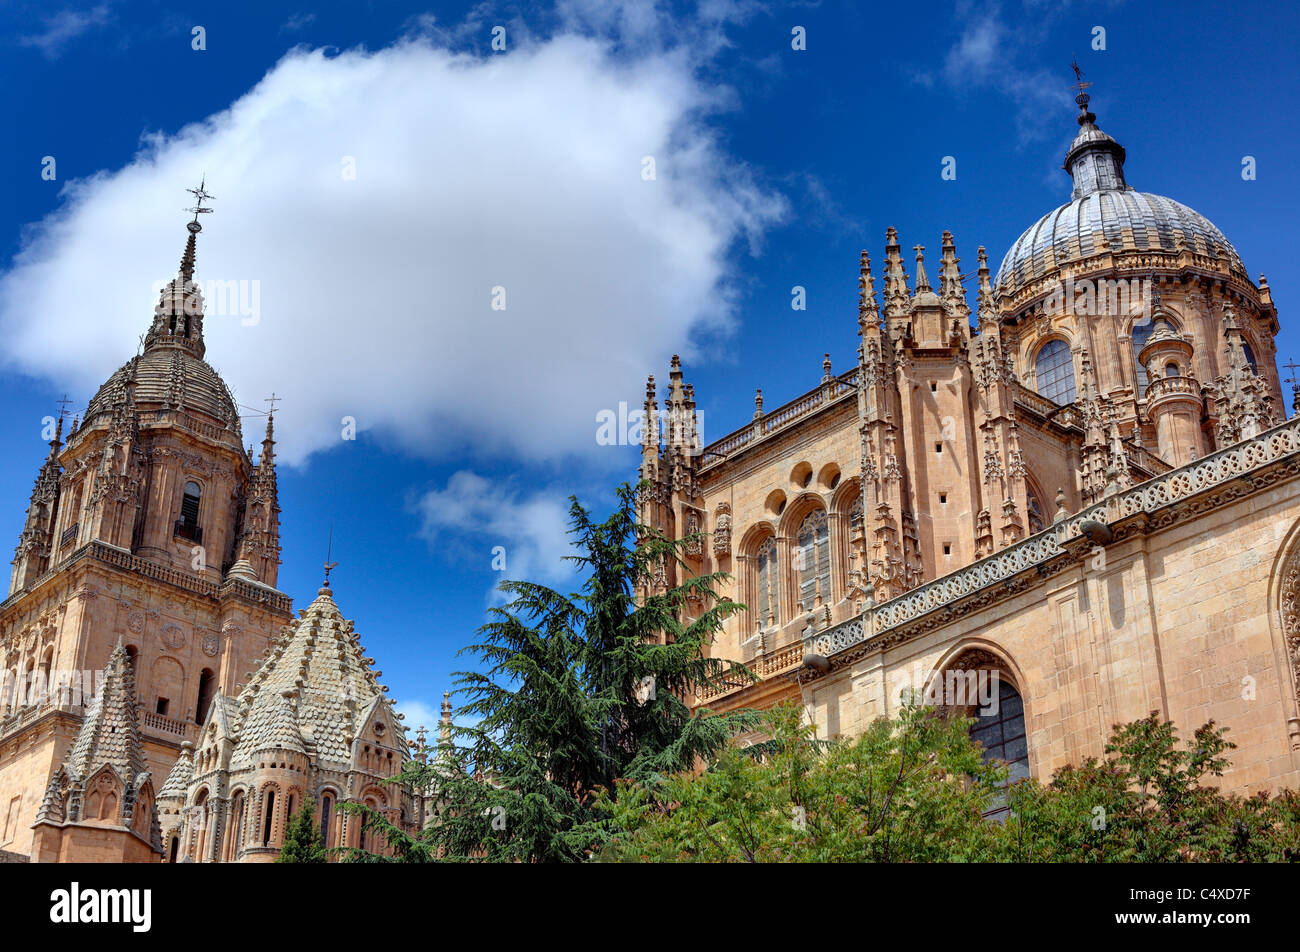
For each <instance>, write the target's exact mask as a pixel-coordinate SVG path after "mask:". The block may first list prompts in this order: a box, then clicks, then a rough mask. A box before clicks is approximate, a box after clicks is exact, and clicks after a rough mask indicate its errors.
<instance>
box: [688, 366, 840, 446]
mask: <svg viewBox="0 0 1300 952" xmlns="http://www.w3.org/2000/svg"><path fill="white" fill-rule="evenodd" d="M857 387H858V369H857V368H856V367H854V368H853V369H852V370H850V371H848V372H846V373H842V374H840V375H839V376H838V377H833V378H831V380H830V381H829V382H827V383H823V384H822V385H821V386H819V387H818V388H817V389H816V390H810V391H808V392H807V393H805V394H803V395H802V396H800V397H797V398H795V399H794V400H791V401H790V402H789V403H785V404H782V405H781V406H779V407H777V408H776V409H775V410H772V411H771V412H769V413H765V414H763V416H761V417H759V418H758V419H757V420H754V421H753V422H752V423H749V424H748V425H746V426H744V427H742V428H741V429H739V430H736V431H735V432H733V433H728V434H727V435H726V436H724V437H723V438H722V439H720V440H714V441H713V442H712V443H710V444H709V445H708V446H706V447H704V449H702V450H701V451H700V467H701V469H703V468H705V467H708V466H712V465H715V464H717V463H721V462H722V461H723V460H725V459H727V458H729V457H730V456H732V455H734V454H735V453H736V452H737V451H738V450H741V449H744V448H745V447H746V446H748V445H749V444H751V443H753V442H754V440H755V439H756V438H758V436H759V435H760V434H761V437H762V438H763V439H766V438H767V437H769V436H771V435H772V434H773V433H778V432H781V431H782V430H785V429H787V428H789V427H790V426H791V425H792V424H793V423H795V422H796V421H798V420H802V419H804V418H805V417H807V416H810V415H811V414H813V413H816V412H817V411H818V410H820V409H822V408H823V407H827V406H830V405H831V404H833V403H838V402H839V401H840V400H842V399H844V398H845V397H847V396H849V395H850V394H853V393H856V392H857Z"/></svg>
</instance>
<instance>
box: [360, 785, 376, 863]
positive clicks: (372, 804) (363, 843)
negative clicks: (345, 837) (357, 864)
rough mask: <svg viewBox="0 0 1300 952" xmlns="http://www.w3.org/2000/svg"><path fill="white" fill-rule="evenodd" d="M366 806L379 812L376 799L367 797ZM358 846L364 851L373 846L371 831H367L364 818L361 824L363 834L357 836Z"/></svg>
mask: <svg viewBox="0 0 1300 952" xmlns="http://www.w3.org/2000/svg"><path fill="white" fill-rule="evenodd" d="M365 804H366V806H367V807H369V808H370V809H371V810H377V809H378V808H379V803H378V802H377V801H376V800H375V798H374V797H366V799H365ZM357 846H358V847H359V848H360V849H362V850H368V849H369V848H370V846H371V837H370V831H369V830H367V829H366V825H365V820H364V818H363V819H362V823H361V832H360V833H359V834H358V835H357Z"/></svg>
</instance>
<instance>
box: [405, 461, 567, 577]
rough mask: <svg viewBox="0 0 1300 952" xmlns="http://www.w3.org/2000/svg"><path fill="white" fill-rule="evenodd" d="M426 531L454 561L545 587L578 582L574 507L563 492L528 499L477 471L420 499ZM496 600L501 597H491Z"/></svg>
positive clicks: (419, 510) (460, 475)
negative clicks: (572, 528)
mask: <svg viewBox="0 0 1300 952" xmlns="http://www.w3.org/2000/svg"><path fill="white" fill-rule="evenodd" d="M415 508H416V511H417V513H418V514H419V517H420V533H421V535H422V536H423V537H424V538H425V539H426V540H427V541H428V542H429V544H430V545H431V546H433V547H434V549H435V550H440V551H441V552H442V554H443V555H444V556H445V557H446V558H447V559H448V560H449V561H458V562H464V563H467V564H471V565H474V564H477V565H480V566H481V567H483V568H489V567H490V568H492V569H493V570H495V571H497V572H499V573H500V574H501V578H503V579H506V578H511V579H528V580H529V581H533V582H540V583H542V584H544V585H552V586H557V587H559V588H560V589H561V590H565V588H564V587H565V585H566V584H567V583H570V582H572V581H574V578H575V571H574V567H573V563H572V562H568V561H565V556H569V555H573V554H574V549H573V546H572V543H571V539H570V536H569V504H568V501H567V500H566V499H565V497H564V496H563V495H562V494H561V493H558V492H554V493H550V492H542V491H539V492H536V493H533V494H529V495H524V494H521V493H519V492H517V491H516V490H514V489H512V488H511V487H509V486H508V485H505V484H503V483H501V482H500V481H496V480H489V479H486V478H484V477H483V476H480V475H478V474H477V473H473V472H469V471H467V470H462V471H460V472H458V473H455V474H454V475H453V476H452V477H451V478H450V479H449V480H448V481H447V485H446V486H445V487H444V488H442V489H433V490H429V491H428V492H426V493H424V494H423V495H422V496H420V497H419V499H418V500H416V503H415ZM491 597H492V598H493V599H494V600H495V599H498V598H499V593H494V594H493V596H491Z"/></svg>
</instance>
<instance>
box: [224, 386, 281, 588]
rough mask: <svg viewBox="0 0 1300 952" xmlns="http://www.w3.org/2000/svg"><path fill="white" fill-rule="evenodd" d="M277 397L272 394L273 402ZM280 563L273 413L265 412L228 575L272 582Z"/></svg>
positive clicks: (278, 507) (278, 500) (278, 494)
mask: <svg viewBox="0 0 1300 952" xmlns="http://www.w3.org/2000/svg"><path fill="white" fill-rule="evenodd" d="M276 399H278V398H276V397H272V398H271V400H272V401H274V400H276ZM279 566H280V490H279V485H278V482H277V480H276V475H275V414H274V411H272V412H271V413H268V414H267V415H266V436H265V437H264V438H263V440H262V455H261V456H260V457H259V458H258V461H257V465H256V466H255V467H254V468H253V478H252V480H251V482H250V483H249V486H248V496H247V499H246V501H245V504H244V517H243V522H242V524H241V526H240V533H239V542H238V544H237V545H236V547H235V561H234V564H232V565H231V566H230V570H229V572H228V574H229V575H232V576H235V577H238V578H255V579H257V580H259V581H261V582H265V583H266V584H267V585H275V583H276V578H277V576H278V575H279Z"/></svg>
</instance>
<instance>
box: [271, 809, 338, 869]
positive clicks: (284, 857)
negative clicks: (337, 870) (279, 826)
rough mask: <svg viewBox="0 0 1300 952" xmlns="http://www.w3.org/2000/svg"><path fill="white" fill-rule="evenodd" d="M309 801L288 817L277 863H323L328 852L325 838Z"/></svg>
mask: <svg viewBox="0 0 1300 952" xmlns="http://www.w3.org/2000/svg"><path fill="white" fill-rule="evenodd" d="M313 812H314V811H313V809H312V805H311V804H310V803H304V804H303V807H302V809H301V810H299V811H298V812H297V813H295V814H294V815H293V816H292V817H290V818H289V826H288V828H287V829H286V830H285V831H284V843H283V845H281V847H280V855H279V856H277V857H276V860H275V861H276V862H277V863H324V862H327V861H328V860H327V857H328V854H327V853H326V851H325V839H324V837H323V836H322V835H321V831H320V828H319V827H318V826H317V825H316V821H315V817H314V816H313Z"/></svg>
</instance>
